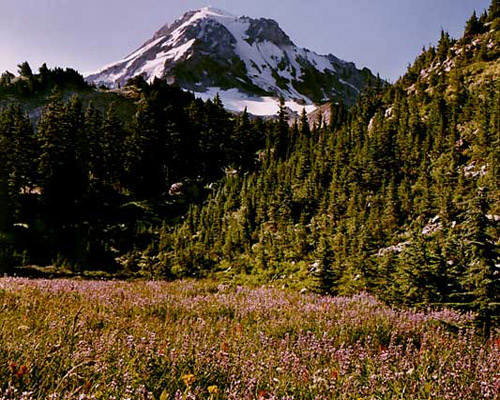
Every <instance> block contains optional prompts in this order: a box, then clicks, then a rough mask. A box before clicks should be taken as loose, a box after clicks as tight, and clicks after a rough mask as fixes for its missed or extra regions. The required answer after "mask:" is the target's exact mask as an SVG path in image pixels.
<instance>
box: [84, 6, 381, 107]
mask: <svg viewBox="0 0 500 400" xmlns="http://www.w3.org/2000/svg"><path fill="white" fill-rule="evenodd" d="M139 75H140V76H143V77H144V78H145V79H146V80H148V81H150V82H151V81H153V80H154V79H155V78H161V79H166V80H167V81H168V82H169V83H174V82H175V83H177V84H179V85H180V86H181V87H182V88H184V89H186V90H190V91H193V92H195V93H199V94H200V96H201V97H204V96H205V97H206V95H207V94H208V93H213V92H214V91H215V92H220V94H221V97H222V100H223V101H224V94H225V93H229V92H230V93H232V97H234V93H235V90H236V92H237V93H240V94H241V95H242V96H243V97H248V98H253V99H256V101H259V99H261V98H262V97H278V96H283V97H284V98H285V99H286V100H288V101H290V102H296V103H300V104H302V105H308V104H309V105H310V104H313V103H319V102H322V101H327V100H331V99H335V100H343V101H344V102H346V103H352V102H353V101H354V100H355V98H356V97H357V94H358V93H359V91H360V90H361V89H362V88H363V87H364V85H365V84H366V82H367V80H368V79H371V78H373V75H372V74H371V72H370V71H369V70H367V69H364V70H361V71H360V70H358V69H357V68H356V66H355V65H354V64H353V63H348V62H345V61H342V60H340V59H338V58H337V57H335V56H333V55H319V54H316V53H314V52H312V51H310V50H307V49H303V48H299V47H297V46H296V45H295V44H294V43H293V42H292V40H291V39H290V37H289V36H288V35H287V34H286V33H285V32H284V31H283V30H282V29H281V28H280V26H279V25H278V23H277V22H276V21H274V20H271V19H265V18H260V19H253V18H249V17H237V16H234V15H232V14H230V13H228V12H226V11H223V10H220V9H217V8H214V7H205V8H202V9H200V10H196V11H189V12H187V13H185V14H184V15H183V16H182V17H181V18H179V19H177V20H176V21H174V22H173V23H172V24H171V25H168V24H167V25H164V26H163V27H161V28H160V29H159V30H158V31H157V32H156V33H155V35H154V36H153V37H152V38H151V39H150V40H148V41H147V42H146V43H144V44H143V45H142V46H141V47H140V48H139V49H137V50H136V51H134V52H133V53H131V54H130V55H128V56H127V57H125V58H124V59H122V60H120V61H118V62H116V63H113V64H111V65H108V66H106V67H104V68H102V69H101V70H100V71H99V72H97V73H95V74H91V75H89V76H88V77H87V80H88V81H91V82H94V83H96V84H98V85H101V84H104V85H107V86H111V87H114V86H120V85H124V84H125V83H126V82H127V81H128V80H129V79H130V78H133V77H135V76H139ZM247 106H248V105H247Z"/></svg>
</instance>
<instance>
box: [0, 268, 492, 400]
mask: <svg viewBox="0 0 500 400" xmlns="http://www.w3.org/2000/svg"><path fill="white" fill-rule="evenodd" d="M472 319H473V316H472V315H471V314H460V313H458V312H455V311H451V310H427V311H418V312H417V311H412V310H398V309H396V308H391V307H389V306H387V305H384V304H383V303H381V302H379V301H378V300H377V299H376V298H374V297H372V296H370V295H368V294H359V295H357V296H353V297H326V296H319V295H316V294H310V293H300V292H298V291H293V290H290V289H281V288H274V287H271V286H267V287H260V288H251V287H244V286H237V285H229V284H220V283H217V282H213V281H198V282H197V281H179V282H171V283H166V282H142V281H138V282H118V281H112V282H110V281H108V282H105V281H78V280H27V279H19V278H18V279H14V278H4V279H0V399H2V400H7V399H9V400H10V399H25V400H28V399H44V400H45V399H51V400H59V399H82V400H83V399H131V400H132V399H134V400H135V399H155V400H167V399H261V400H264V399H355V400H361V399H363V400H365V399H366V400H367V399H377V400H379V399H380V400H382V399H384V400H385V399H387V400H388V399H471V400H472V399H497V398H500V349H499V345H500V342H499V341H497V340H496V339H495V338H492V339H490V340H489V341H484V340H483V339H481V338H480V336H479V335H476V334H475V332H474V328H473V324H472Z"/></svg>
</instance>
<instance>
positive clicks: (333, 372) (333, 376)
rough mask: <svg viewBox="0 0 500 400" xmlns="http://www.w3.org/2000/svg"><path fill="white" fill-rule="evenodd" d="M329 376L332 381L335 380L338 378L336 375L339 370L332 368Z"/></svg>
mask: <svg viewBox="0 0 500 400" xmlns="http://www.w3.org/2000/svg"><path fill="white" fill-rule="evenodd" d="M330 377H331V378H332V379H333V380H334V381H336V380H337V379H338V377H339V371H337V370H336V369H334V370H333V371H332V372H331V374H330Z"/></svg>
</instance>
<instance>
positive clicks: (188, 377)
mask: <svg viewBox="0 0 500 400" xmlns="http://www.w3.org/2000/svg"><path fill="white" fill-rule="evenodd" d="M182 380H183V381H184V384H185V385H186V386H188V387H191V386H192V385H193V383H194V381H195V380H196V377H195V376H194V375H193V374H185V375H182Z"/></svg>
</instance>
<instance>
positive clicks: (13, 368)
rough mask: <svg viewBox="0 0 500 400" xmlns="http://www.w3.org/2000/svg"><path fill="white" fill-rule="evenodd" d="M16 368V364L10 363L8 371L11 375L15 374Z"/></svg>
mask: <svg viewBox="0 0 500 400" xmlns="http://www.w3.org/2000/svg"><path fill="white" fill-rule="evenodd" d="M17 367H18V364H16V363H15V362H11V363H10V364H9V369H10V372H11V373H12V374H15V373H16V372H17Z"/></svg>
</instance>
